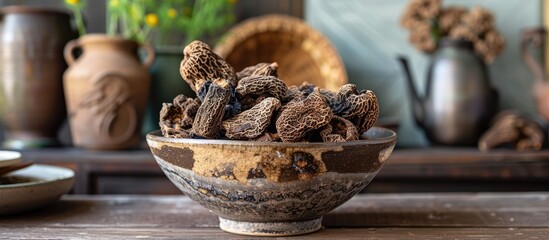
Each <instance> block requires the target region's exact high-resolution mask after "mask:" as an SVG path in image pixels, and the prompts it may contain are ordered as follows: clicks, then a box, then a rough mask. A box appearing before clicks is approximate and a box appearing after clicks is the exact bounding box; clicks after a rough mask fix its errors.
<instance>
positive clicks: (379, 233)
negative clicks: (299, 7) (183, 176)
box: [0, 193, 549, 239]
mask: <svg viewBox="0 0 549 240" xmlns="http://www.w3.org/2000/svg"><path fill="white" fill-rule="evenodd" d="M323 224H324V226H325V228H324V229H322V230H320V231H318V232H316V233H313V234H309V235H303V236H299V238H304V239H352V238H355V239H367V238H373V239H375V238H383V239H547V238H548V237H549V193H478V194H470V193H469V194H467V193H452V194H449V193H431V194H362V195H358V196H356V197H354V198H353V199H351V200H350V201H349V202H347V203H346V204H344V205H343V206H341V207H339V208H337V209H336V210H334V211H332V212H331V213H329V214H328V215H326V216H325V217H324V221H323ZM219 237H224V238H240V239H241V238H243V237H242V236H238V235H233V234H229V233H225V232H223V231H221V230H220V229H219V228H218V220H217V217H216V215H215V214H213V213H211V212H209V211H208V210H206V209H204V208H202V207H201V206H199V205H197V204H195V203H194V202H192V201H191V200H190V199H189V198H187V197H184V196H135V195H133V196H129V195H117V196H114V195H107V196H101V195H97V196H89V195H88V196H84V195H72V196H71V195H67V196H65V197H63V199H62V200H61V201H59V202H56V203H54V204H53V205H51V206H49V207H46V208H44V209H42V210H38V211H35V212H31V213H26V214H22V215H16V216H7V217H0V238H1V239H69V238H70V239H130V238H131V239H140V238H154V239H159V238H170V239H173V238H177V239H182V238H193V239H197V238H198V239H200V238H206V239H211V238H219Z"/></svg>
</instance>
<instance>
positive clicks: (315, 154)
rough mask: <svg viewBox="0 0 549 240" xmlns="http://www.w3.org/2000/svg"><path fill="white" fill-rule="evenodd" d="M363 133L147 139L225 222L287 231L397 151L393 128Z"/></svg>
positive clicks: (176, 177)
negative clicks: (280, 139)
mask: <svg viewBox="0 0 549 240" xmlns="http://www.w3.org/2000/svg"><path fill="white" fill-rule="evenodd" d="M362 137H363V138H364V139H365V140H359V141H351V142H343V143H269V142H251V141H232V140H200V139H174V138H165V137H162V136H161V135H160V133H159V132H158V131H157V132H153V133H150V134H148V135H147V142H148V144H149V147H150V149H151V151H152V153H153V155H154V158H155V159H156V161H157V163H158V165H159V166H160V168H161V169H162V171H164V173H165V174H166V176H168V178H169V179H170V180H171V181H172V182H173V183H174V184H175V185H176V186H177V187H178V188H179V189H180V190H181V191H182V192H183V193H185V194H186V195H187V196H189V197H190V198H191V199H193V200H194V201H196V202H198V203H199V204H201V205H202V206H204V207H206V208H208V209H210V210H211V211H213V212H214V213H216V214H217V215H218V216H219V220H220V227H221V229H223V230H225V231H228V232H232V233H238V234H245V235H256V236H288V235H297V234H304V233H309V232H314V231H316V230H318V229H320V228H321V221H322V216H323V215H324V214H326V213H327V212H329V211H331V210H333V209H334V208H336V207H338V206H339V205H341V204H343V203H344V202H346V201H347V200H349V199H350V198H351V197H353V196H354V195H355V194H357V193H358V192H360V191H361V190H362V189H364V187H366V185H368V183H369V182H370V181H371V180H372V179H373V178H374V176H375V175H376V174H377V172H378V171H379V169H380V168H381V166H382V165H383V163H384V162H385V160H386V159H387V158H388V157H389V155H390V154H391V152H392V150H393V148H394V146H395V143H396V134H395V132H393V131H391V130H388V129H384V128H379V127H374V128H372V129H370V130H369V131H368V132H366V133H364V134H363V136H362Z"/></svg>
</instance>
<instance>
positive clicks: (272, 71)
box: [236, 62, 278, 80]
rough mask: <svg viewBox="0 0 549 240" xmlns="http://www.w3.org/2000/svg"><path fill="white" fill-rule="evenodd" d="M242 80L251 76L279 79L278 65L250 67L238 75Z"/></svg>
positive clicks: (266, 64) (263, 64)
mask: <svg viewBox="0 0 549 240" xmlns="http://www.w3.org/2000/svg"><path fill="white" fill-rule="evenodd" d="M236 76H237V78H238V79H239V80H240V79H242V78H245V77H249V76H273V77H278V63H276V62H274V63H258V64H256V65H254V66H249V67H247V68H244V69H242V71H240V72H237V73H236Z"/></svg>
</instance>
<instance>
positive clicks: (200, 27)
mask: <svg viewBox="0 0 549 240" xmlns="http://www.w3.org/2000/svg"><path fill="white" fill-rule="evenodd" d="M235 2H236V0H163V1H155V0H108V5H107V28H106V29H107V30H106V32H107V35H111V36H112V35H117V34H120V35H122V36H123V37H124V38H127V39H132V40H136V41H138V42H143V41H145V40H147V39H148V40H151V41H152V42H153V43H155V44H156V45H184V44H187V43H189V42H191V41H193V40H196V39H199V38H201V37H203V36H205V35H213V34H214V33H215V32H216V31H218V30H219V29H221V28H223V27H225V26H227V25H228V24H230V23H232V22H233V21H234V15H233V6H234V4H235ZM65 3H66V5H67V6H68V7H69V8H70V9H72V10H73V12H74V16H75V18H76V25H77V28H78V31H79V33H80V35H84V34H86V31H85V27H84V24H83V23H84V21H83V20H82V10H83V9H84V7H85V1H84V0H65ZM149 38H150V39H149Z"/></svg>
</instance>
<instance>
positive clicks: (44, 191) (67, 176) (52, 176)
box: [0, 164, 74, 215]
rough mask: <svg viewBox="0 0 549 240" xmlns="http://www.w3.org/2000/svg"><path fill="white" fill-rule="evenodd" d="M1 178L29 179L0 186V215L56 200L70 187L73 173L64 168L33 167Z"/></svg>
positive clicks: (34, 207) (35, 165)
mask: <svg viewBox="0 0 549 240" xmlns="http://www.w3.org/2000/svg"><path fill="white" fill-rule="evenodd" d="M4 177H12V178H27V179H32V180H31V181H28V182H23V183H15V184H0V215H7V214H14V213H19V212H23V211H27V210H32V209H36V208H39V207H42V206H44V205H46V204H48V203H51V202H54V201H56V200H58V199H59V198H60V197H61V196H62V195H63V194H65V193H67V192H68V191H69V190H70V189H71V188H72V186H73V185H74V172H73V171H72V170H71V169H68V168H62V167H55V166H48V165H41V164H34V165H32V166H30V167H28V168H24V169H21V170H18V171H15V172H12V173H10V174H7V175H5V176H4Z"/></svg>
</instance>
